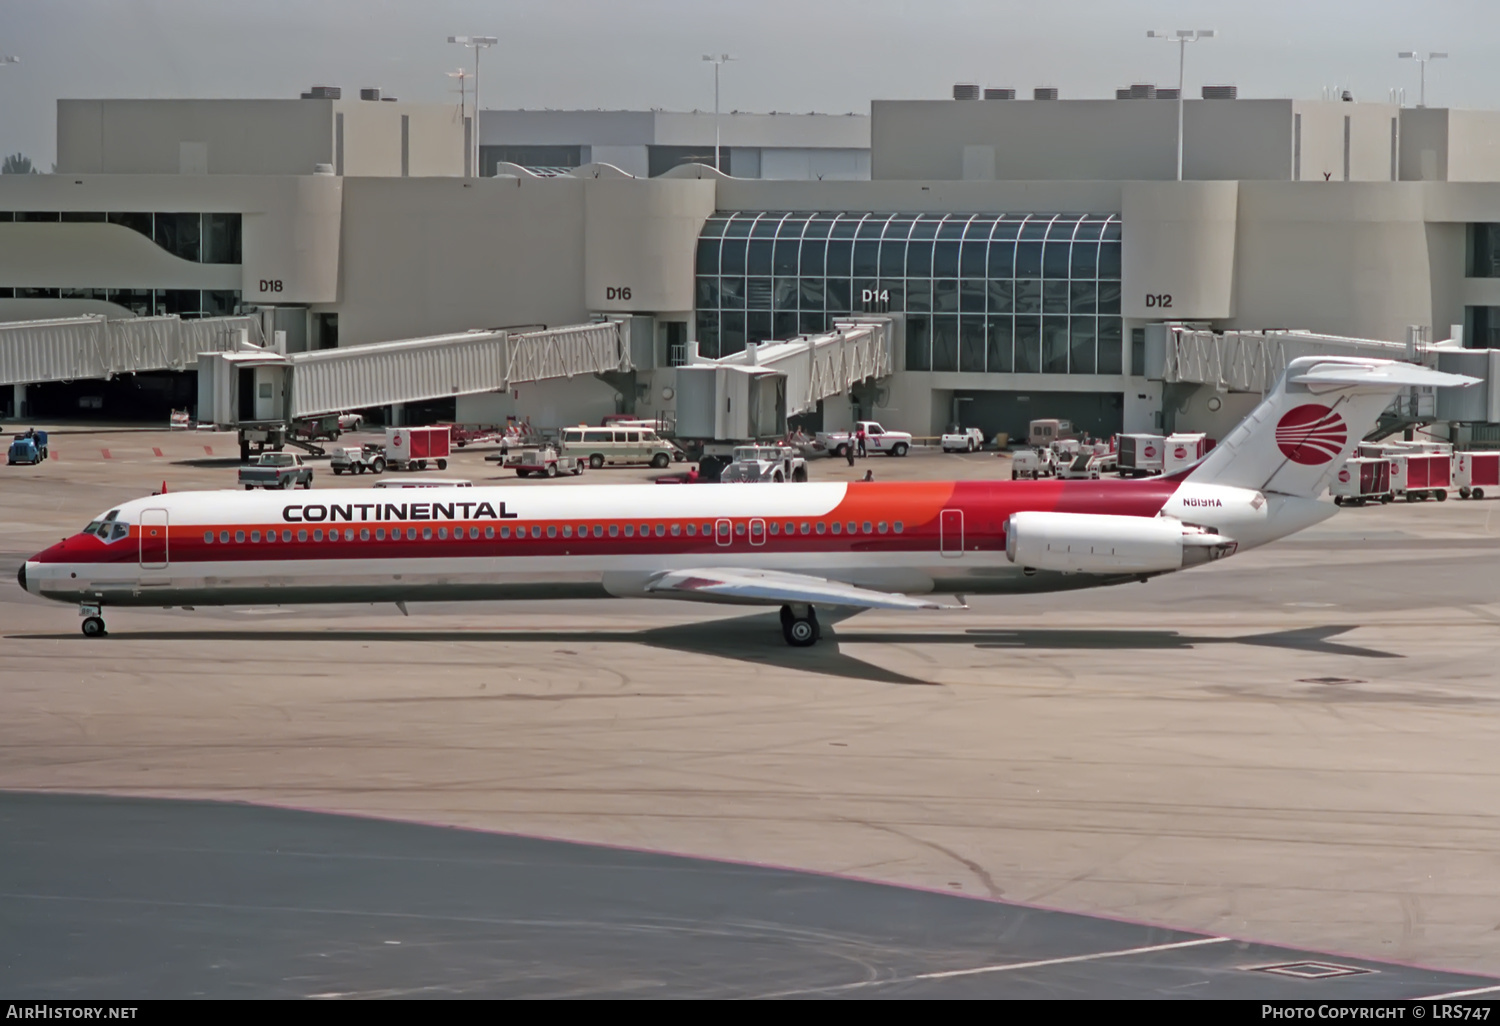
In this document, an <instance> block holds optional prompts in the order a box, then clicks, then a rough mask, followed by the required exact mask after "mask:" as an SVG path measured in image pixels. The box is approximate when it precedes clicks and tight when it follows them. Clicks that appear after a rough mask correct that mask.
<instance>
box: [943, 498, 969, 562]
mask: <svg viewBox="0 0 1500 1026" xmlns="http://www.w3.org/2000/svg"><path fill="white" fill-rule="evenodd" d="M938 551H939V552H941V553H942V554H943V555H944V556H946V557H948V558H949V559H957V558H958V557H959V556H962V555H963V554H964V511H963V510H961V509H945V510H943V511H942V512H941V513H939V514H938Z"/></svg>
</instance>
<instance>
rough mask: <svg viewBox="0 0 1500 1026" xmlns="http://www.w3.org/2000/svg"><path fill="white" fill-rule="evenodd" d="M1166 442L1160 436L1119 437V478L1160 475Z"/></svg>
mask: <svg viewBox="0 0 1500 1026" xmlns="http://www.w3.org/2000/svg"><path fill="white" fill-rule="evenodd" d="M1166 441H1167V440H1166V438H1165V437H1163V436H1162V435H1121V436H1120V476H1121V477H1145V476H1146V475H1148V474H1160V473H1161V471H1162V463H1163V451H1164V450H1165V448H1166Z"/></svg>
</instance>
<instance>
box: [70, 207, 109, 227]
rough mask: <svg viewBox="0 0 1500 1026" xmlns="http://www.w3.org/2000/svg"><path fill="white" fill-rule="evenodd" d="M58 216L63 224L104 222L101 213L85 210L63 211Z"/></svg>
mask: <svg viewBox="0 0 1500 1026" xmlns="http://www.w3.org/2000/svg"><path fill="white" fill-rule="evenodd" d="M60 216H61V218H62V222H63V224H97V223H99V222H102V221H103V220H104V214H103V212H99V213H94V212H91V211H87V210H64V211H62V213H61V215H60Z"/></svg>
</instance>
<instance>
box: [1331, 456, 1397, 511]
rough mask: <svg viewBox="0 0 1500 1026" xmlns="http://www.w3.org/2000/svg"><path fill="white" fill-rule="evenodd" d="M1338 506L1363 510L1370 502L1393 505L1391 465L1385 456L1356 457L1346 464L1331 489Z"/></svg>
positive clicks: (1334, 502) (1334, 479)
mask: <svg viewBox="0 0 1500 1026" xmlns="http://www.w3.org/2000/svg"><path fill="white" fill-rule="evenodd" d="M1328 493H1329V494H1330V495H1332V496H1333V504H1334V505H1335V506H1363V505H1365V504H1366V503H1370V502H1390V501H1391V500H1392V499H1394V498H1395V497H1396V496H1395V493H1394V492H1392V491H1391V461H1390V460H1388V459H1386V458H1385V457H1383V456H1356V457H1354V458H1353V459H1348V460H1345V461H1344V465H1343V466H1342V467H1340V468H1339V470H1338V473H1337V474H1334V475H1333V483H1332V484H1331V485H1329V487H1328Z"/></svg>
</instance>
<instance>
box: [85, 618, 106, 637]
mask: <svg viewBox="0 0 1500 1026" xmlns="http://www.w3.org/2000/svg"><path fill="white" fill-rule="evenodd" d="M107 633H108V632H107V631H106V630H105V629H104V617H102V616H88V617H85V618H84V620H83V636H84V637H85V638H102V637H104V635H105V634H107Z"/></svg>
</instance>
